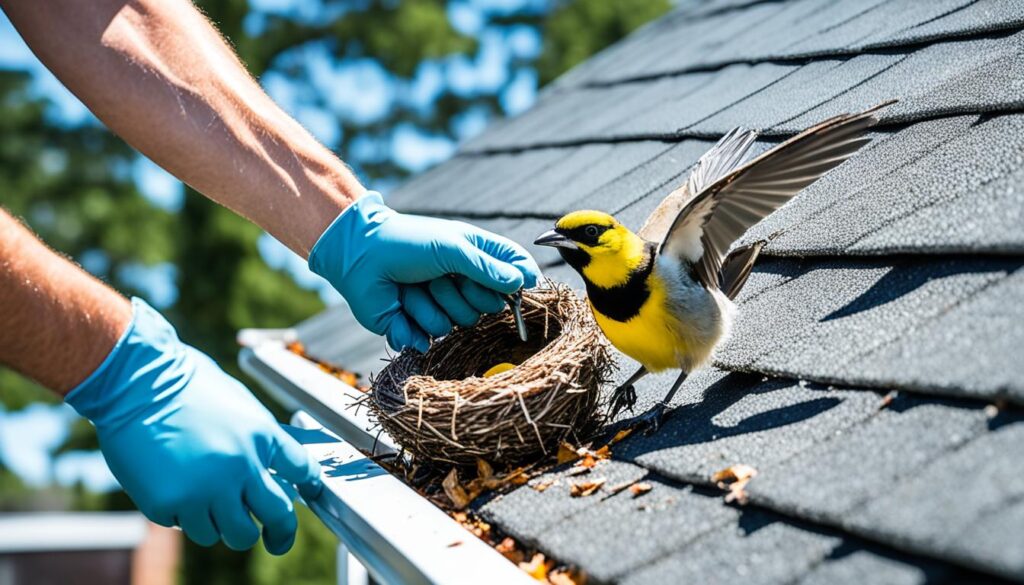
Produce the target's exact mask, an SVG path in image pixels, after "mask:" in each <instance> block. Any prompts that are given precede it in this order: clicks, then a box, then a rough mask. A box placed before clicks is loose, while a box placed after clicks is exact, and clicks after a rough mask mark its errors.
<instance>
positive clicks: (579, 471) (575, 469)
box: [565, 465, 590, 477]
mask: <svg viewBox="0 0 1024 585" xmlns="http://www.w3.org/2000/svg"><path fill="white" fill-rule="evenodd" d="M584 473H590V467H586V466H584V465H573V466H572V467H570V468H569V471H566V472H565V474H566V475H568V476H569V477H576V476H577V475H583V474H584Z"/></svg>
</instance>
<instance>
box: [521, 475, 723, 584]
mask: <svg viewBox="0 0 1024 585" xmlns="http://www.w3.org/2000/svg"><path fill="white" fill-rule="evenodd" d="M644 481H646V482H648V483H650V484H651V486H652V488H653V489H652V490H651V491H650V492H648V493H647V494H646V495H644V496H641V497H639V498H635V497H633V496H632V494H630V493H629V491H628V490H626V491H623V492H621V493H619V494H618V495H616V496H614V497H612V498H609V499H608V500H606V501H604V502H601V503H600V504H598V505H595V506H593V507H591V508H590V509H588V510H587V512H586V513H585V514H577V515H575V516H573V517H572V518H569V519H567V520H565V521H563V522H560V523H558V524H556V525H553V526H551V527H550V528H549V529H548V530H546V531H544V532H543V533H541V535H540V537H539V538H538V543H539V544H540V547H541V548H542V549H543V550H544V551H546V552H547V553H548V554H549V555H550V556H551V557H552V558H556V559H558V560H559V561H560V562H562V563H566V564H569V565H575V566H579V567H585V568H586V572H587V577H588V578H589V579H593V580H597V581H599V582H610V581H613V580H615V579H616V578H618V577H620V576H622V575H624V574H626V573H628V572H631V571H634V570H636V569H638V568H641V567H644V566H646V565H648V564H649V563H650V562H652V561H655V560H657V559H658V558H661V557H663V556H665V555H666V554H669V553H673V552H676V551H678V550H681V549H684V548H685V547H686V546H687V545H688V544H689V543H691V542H693V541H694V540H695V539H697V538H699V537H700V536H703V535H704V534H707V533H708V532H711V531H713V530H716V529H718V528H719V527H722V526H724V525H726V524H729V525H735V524H736V522H737V521H738V519H739V512H738V511H737V510H736V509H734V508H730V507H728V506H725V505H723V503H722V498H721V497H720V496H718V495H717V494H713V495H708V494H704V493H700V492H694V491H693V490H692V489H689V488H680V487H679V486H678V485H675V484H672V483H670V482H665V481H663V480H661V479H660V478H658V477H648V478H645V479H644ZM527 489H531V488H527ZM548 489H549V490H551V489H564V486H563V485H561V484H557V485H554V486H552V487H549V488H548ZM592 497H593V496H592ZM597 497H600V495H599V494H598V496H597Z"/></svg>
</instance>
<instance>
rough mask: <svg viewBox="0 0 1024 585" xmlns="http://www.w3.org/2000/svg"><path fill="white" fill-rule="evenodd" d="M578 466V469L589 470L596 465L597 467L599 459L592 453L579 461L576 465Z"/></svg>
mask: <svg viewBox="0 0 1024 585" xmlns="http://www.w3.org/2000/svg"><path fill="white" fill-rule="evenodd" d="M576 465H577V466H578V467H586V468H587V469H592V468H593V467H594V466H595V465H597V457H594V456H593V455H591V454H590V453H587V454H586V455H584V456H583V457H582V458H581V459H580V460H579V462H578V463H576Z"/></svg>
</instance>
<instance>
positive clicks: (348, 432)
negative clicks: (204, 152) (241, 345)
mask: <svg viewBox="0 0 1024 585" xmlns="http://www.w3.org/2000/svg"><path fill="white" fill-rule="evenodd" d="M239 363H240V364H241V366H242V369H243V370H244V371H245V372H246V373H248V374H249V375H251V376H253V378H255V379H256V380H257V381H258V382H259V383H260V384H261V385H262V386H263V387H265V388H266V389H267V391H268V392H270V393H271V394H272V395H273V396H274V397H275V398H277V399H279V400H281V402H282V404H284V405H285V406H286V407H287V408H290V409H293V410H296V411H297V412H296V413H295V415H294V416H293V417H292V423H293V424H294V425H295V426H298V427H300V428H304V429H308V430H310V431H312V432H310V433H309V436H308V437H305V438H302V439H301V440H302V442H303V443H304V445H305V447H306V449H307V450H308V451H309V452H310V453H311V454H313V456H315V457H316V458H317V460H318V461H320V463H321V465H322V466H323V472H322V474H321V479H322V480H323V483H324V490H323V492H322V493H321V494H320V496H319V497H317V498H316V499H315V500H313V501H311V502H308V505H309V507H310V509H311V510H313V512H314V513H315V514H316V515H317V516H318V517H319V518H320V520H321V521H323V523H324V524H325V525H326V526H327V527H328V528H330V529H331V531H332V532H334V534H335V535H336V536H337V537H338V538H339V539H340V540H341V541H342V543H343V545H344V549H345V550H346V552H347V554H351V555H352V556H353V557H354V558H355V559H357V560H358V561H359V563H361V564H362V565H363V566H365V568H366V570H367V572H368V573H369V574H370V576H372V577H373V579H374V580H375V581H376V582H377V583H381V584H384V585H405V584H410V585H416V584H449V583H451V584H462V583H466V584H478V583H481V582H485V583H512V584H515V583H522V584H524V585H531V584H532V585H535V584H536V581H534V580H533V579H532V578H530V577H529V576H527V575H526V574H525V573H524V572H522V571H520V570H519V569H518V568H517V567H516V566H515V565H513V564H512V563H511V562H509V561H508V560H506V559H505V558H504V557H502V556H501V555H500V554H499V553H497V552H496V551H495V550H494V549H493V548H491V547H490V546H489V545H487V544H486V543H484V542H483V541H481V540H480V539H478V538H477V537H476V536H474V535H473V534H472V533H470V532H469V531H468V530H466V529H465V528H463V527H462V526H461V525H459V523H458V522H456V521H455V520H453V519H451V518H450V517H449V516H448V515H447V514H445V513H444V512H442V511H441V510H440V509H438V508H437V507H436V506H434V505H433V504H432V503H430V502H429V501H427V500H426V499H424V498H423V497H421V496H420V495H419V494H417V493H416V492H415V491H414V490H413V489H412V488H410V487H409V486H407V485H406V484H405V483H403V482H402V481H401V480H399V479H398V478H396V477H394V476H393V475H391V474H390V473H388V472H387V471H386V470H385V469H384V468H382V467H380V466H379V465H377V464H376V463H374V462H373V461H372V460H371V459H369V458H368V457H367V456H365V455H364V454H363V453H364V452H369V450H370V448H372V447H373V444H374V441H375V439H376V438H377V437H376V433H370V432H369V431H368V429H369V428H370V421H369V419H368V418H367V417H366V412H365V408H363V409H360V411H361V412H359V413H357V412H354V411H353V410H352V409H351V405H352V404H353V401H354V400H357V399H359V398H362V397H363V396H364V395H363V394H362V393H360V392H359V391H357V390H355V389H353V388H351V387H350V386H348V385H347V384H345V383H343V382H342V381H341V380H338V379H337V378H335V377H334V376H331V375H330V374H327V373H326V372H323V371H322V370H320V369H319V367H318V366H317V365H316V364H314V363H312V362H310V361H308V360H306V359H304V358H302V357H300V356H297V355H295V354H293V353H292V352H290V351H288V350H287V349H286V348H285V347H284V346H283V345H281V344H280V342H277V343H274V342H266V343H261V344H260V345H259V346H257V347H255V348H246V349H243V350H242V353H241V355H240V356H239ZM382 445H383V446H384V449H382V448H381V447H382ZM385 450H394V445H393V443H392V442H391V440H390V438H388V437H386V435H381V437H380V439H379V440H378V445H377V450H376V452H377V453H381V452H382V451H385ZM339 562H340V563H341V564H346V563H345V559H342V558H339ZM341 568H345V567H341ZM345 569H346V571H348V570H349V569H350V568H345ZM349 574H351V573H349Z"/></svg>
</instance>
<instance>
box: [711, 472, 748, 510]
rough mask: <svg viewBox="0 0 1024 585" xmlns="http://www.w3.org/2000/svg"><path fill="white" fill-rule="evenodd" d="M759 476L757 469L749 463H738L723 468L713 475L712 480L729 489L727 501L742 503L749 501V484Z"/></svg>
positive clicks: (720, 486)
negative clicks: (747, 489)
mask: <svg viewBox="0 0 1024 585" xmlns="http://www.w3.org/2000/svg"><path fill="white" fill-rule="evenodd" d="M755 476H757V470H756V469H754V468H753V467H751V466H749V465H743V464H737V465H732V466H730V467H727V468H725V469H722V470H720V471H718V472H716V473H715V474H714V475H713V476H711V481H713V482H715V483H717V484H718V487H719V488H721V489H724V490H729V493H728V494H726V495H725V501H726V503H732V502H736V503H738V504H740V505H744V504H746V503H747V492H746V489H745V488H746V487H747V484H748V483H749V482H750V480H751V479H753V478H754V477H755Z"/></svg>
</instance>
